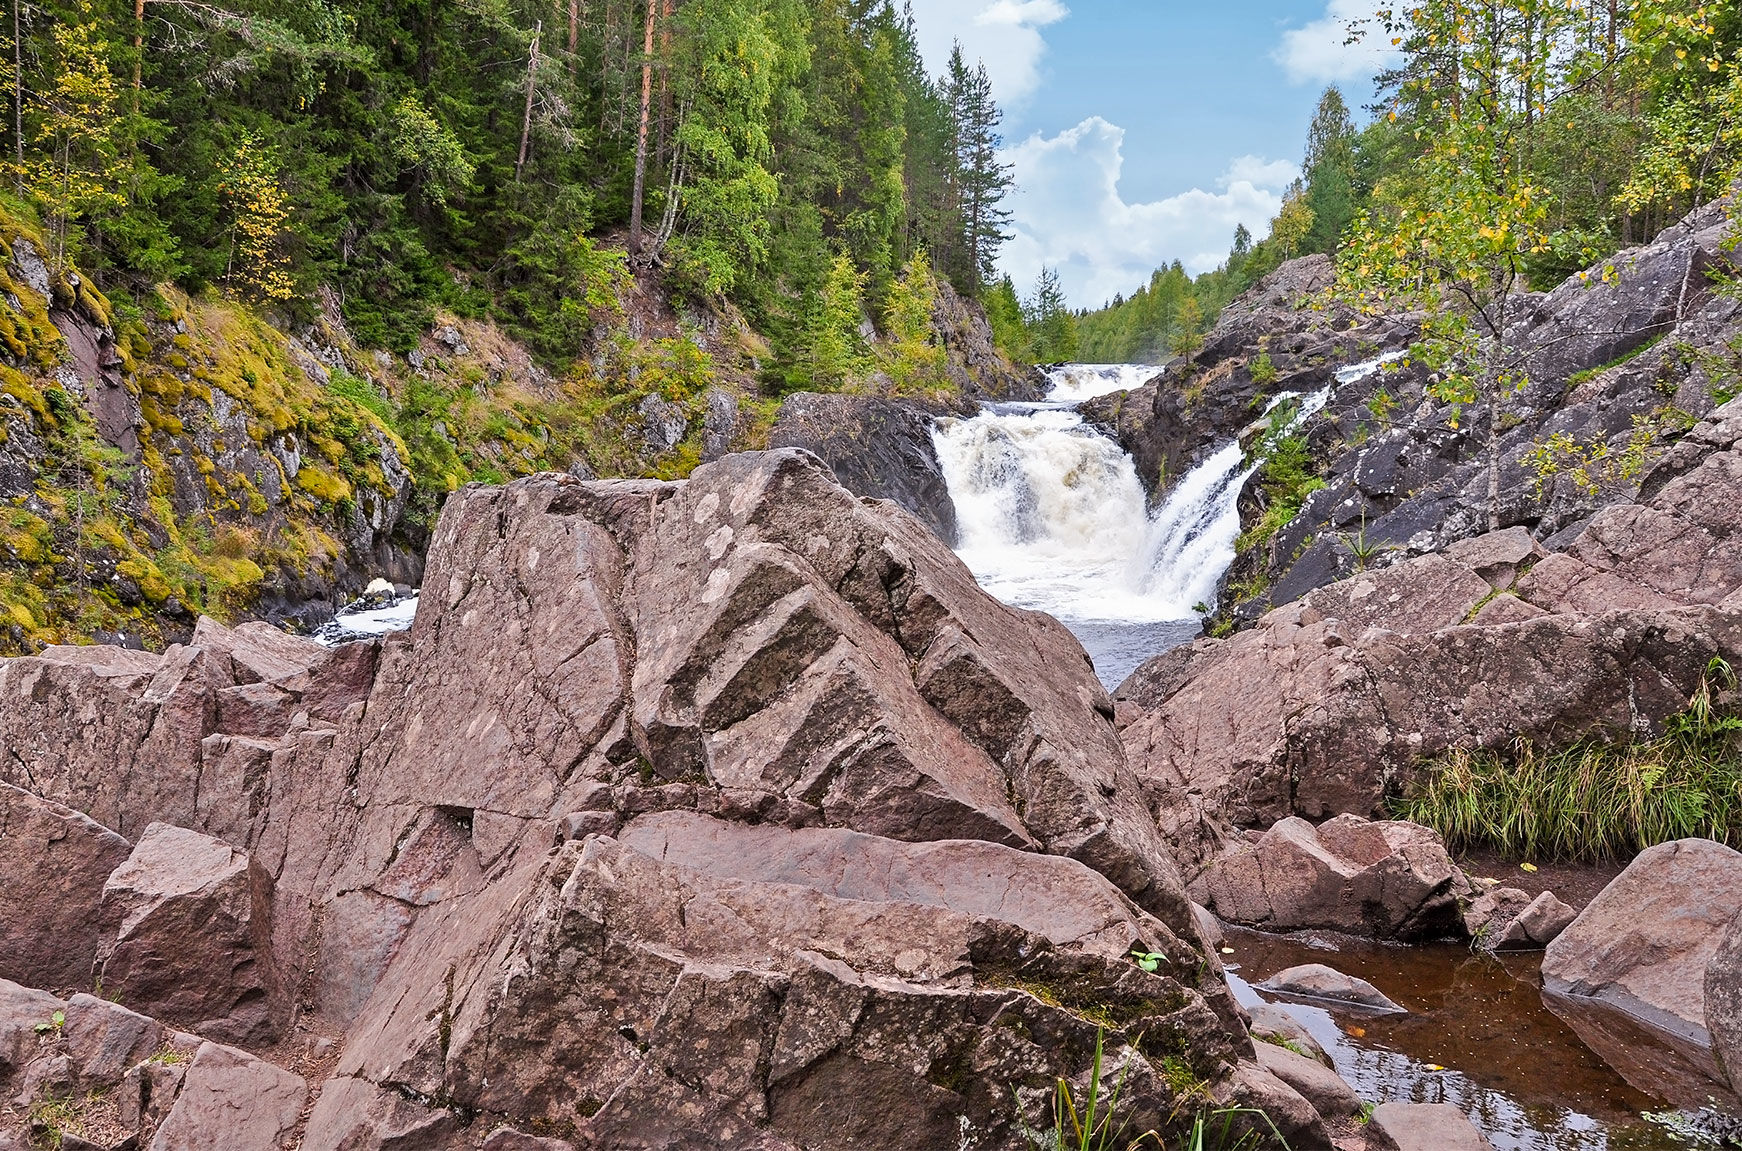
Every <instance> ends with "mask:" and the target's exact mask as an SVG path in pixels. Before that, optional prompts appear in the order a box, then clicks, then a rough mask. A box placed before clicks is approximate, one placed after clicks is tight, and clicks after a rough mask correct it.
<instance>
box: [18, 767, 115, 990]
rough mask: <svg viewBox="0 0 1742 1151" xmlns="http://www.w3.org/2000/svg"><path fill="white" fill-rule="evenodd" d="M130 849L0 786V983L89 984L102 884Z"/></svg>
mask: <svg viewBox="0 0 1742 1151" xmlns="http://www.w3.org/2000/svg"><path fill="white" fill-rule="evenodd" d="M130 850H131V847H130V845H129V844H128V842H127V841H126V840H125V839H122V838H121V837H120V836H119V835H116V834H115V833H114V832H112V831H110V830H109V829H108V828H105V827H102V826H100V825H98V824H97V823H95V822H94V821H92V820H91V819H89V818H87V817H86V816H84V815H81V814H80V813H78V812H76V811H73V810H71V809H70V808H66V807H62V806H61V805H60V804H58V803H50V802H48V801H47V800H43V799H38V798H37V797H36V796H34V795H31V794H30V793H29V792H27V791H22V790H20V789H19V788H16V787H12V786H10V785H9V784H5V783H0V907H4V909H5V911H4V913H3V914H0V979H10V980H14V981H17V982H21V983H25V984H29V985H35V986H43V987H64V988H72V987H87V986H89V985H90V981H91V965H92V963H93V962H95V960H96V957H97V949H98V947H99V945H100V944H101V943H102V942H103V936H104V931H103V927H102V920H101V918H100V916H99V915H98V908H99V906H100V905H101V904H102V900H103V884H104V882H105V881H106V880H107V879H108V876H109V872H111V871H113V870H115V868H116V867H118V866H120V864H121V862H122V861H123V860H125V859H126V858H127V853H128V852H129V851H130Z"/></svg>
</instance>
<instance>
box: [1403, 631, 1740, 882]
mask: <svg viewBox="0 0 1742 1151" xmlns="http://www.w3.org/2000/svg"><path fill="white" fill-rule="evenodd" d="M1734 683H1735V680H1734V677H1733V676H1732V674H1731V672H1730V669H1729V667H1728V665H1727V664H1725V663H1723V662H1722V661H1721V660H1714V661H1713V664H1712V668H1711V669H1710V670H1709V672H1708V674H1707V677H1706V680H1705V681H1704V682H1702V684H1701V686H1700V690H1699V691H1698V692H1696V693H1695V695H1694V698H1693V701H1692V702H1691V703H1690V705H1689V707H1688V710H1687V711H1686V712H1684V713H1682V714H1681V715H1679V716H1677V717H1675V718H1674V719H1673V720H1671V721H1670V723H1669V724H1668V729H1667V731H1666V733H1665V734H1664V735H1663V736H1661V737H1659V738H1657V739H1651V740H1641V741H1635V742H1631V743H1617V744H1606V743H1600V742H1596V741H1585V742H1582V743H1577V744H1574V745H1572V746H1571V747H1567V748H1562V749H1559V750H1548V751H1545V750H1541V749H1539V748H1537V747H1535V746H1534V745H1533V744H1531V743H1529V742H1526V741H1520V742H1518V743H1517V744H1515V745H1514V746H1513V748H1512V749H1511V750H1510V751H1509V752H1507V753H1504V754H1503V753H1498V752H1492V751H1468V750H1462V749H1454V750H1452V751H1449V752H1447V753H1445V754H1444V755H1442V756H1440V757H1439V758H1438V759H1437V760H1436V761H1434V762H1432V763H1430V764H1429V765H1427V767H1426V768H1425V769H1424V771H1423V773H1422V780H1421V783H1420V785H1419V786H1418V787H1417V789H1416V790H1415V791H1414V792H1412V793H1411V794H1410V795H1408V796H1406V797H1405V798H1404V800H1403V801H1402V802H1401V803H1399V804H1397V805H1395V807H1396V814H1397V815H1399V816H1400V817H1402V818H1405V819H1411V820H1414V821H1415V822H1417V823H1422V824H1426V825H1427V826H1429V827H1432V828H1434V829H1435V830H1436V831H1438V832H1439V833H1440V834H1441V835H1443V836H1444V837H1445V839H1446V844H1447V846H1448V847H1450V848H1451V849H1452V850H1454V851H1465V850H1469V849H1472V848H1481V847H1491V848H1495V849H1498V850H1499V851H1501V852H1503V853H1504V854H1506V855H1508V856H1510V857H1514V858H1520V859H1546V860H1565V861H1585V862H1594V861H1598V860H1607V859H1627V858H1631V857H1632V856H1634V855H1636V854H1638V853H1639V852H1640V851H1643V850H1644V849H1646V848H1648V847H1652V846H1654V845H1656V844H1659V843H1667V842H1669V841H1671V840H1676V839H1687V838H1702V839H1712V840H1716V841H1717V842H1719V843H1724V844H1728V845H1730V846H1731V847H1742V747H1739V746H1738V737H1739V735H1742V717H1738V716H1737V715H1735V714H1734V713H1733V711H1731V710H1730V709H1727V708H1722V707H1720V706H1719V705H1718V704H1717V703H1716V702H1715V699H1714V696H1715V694H1716V692H1717V690H1718V689H1719V688H1721V687H1733V686H1734Z"/></svg>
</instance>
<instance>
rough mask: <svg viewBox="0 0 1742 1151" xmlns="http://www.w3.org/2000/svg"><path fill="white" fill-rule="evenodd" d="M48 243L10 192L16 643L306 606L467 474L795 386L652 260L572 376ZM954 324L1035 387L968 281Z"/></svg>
mask: <svg viewBox="0 0 1742 1151" xmlns="http://www.w3.org/2000/svg"><path fill="white" fill-rule="evenodd" d="M47 251H48V248H47V246H46V244H45V242H44V240H43V239H42V236H41V234H40V233H39V232H38V231H36V230H35V229H33V228H32V227H31V226H30V225H29V224H28V223H26V222H24V221H23V220H21V219H19V218H17V217H15V216H13V215H10V214H6V213H0V653H16V652H30V651H34V650H37V649H38V648H40V647H42V646H44V645H45V644H53V643H69V642H82V641H85V640H88V639H91V638H97V639H107V640H112V641H116V642H125V643H128V644H131V645H134V646H143V647H150V648H153V649H159V650H160V649H161V648H162V647H163V646H164V645H165V644H166V643H168V642H171V641H172V640H177V639H183V640H185V639H186V638H187V637H188V635H189V633H190V631H191V629H192V628H193V626H194V622H195V620H196V619H197V618H198V617H199V616H200V615H202V614H205V615H210V616H214V617H218V618H223V619H226V620H230V621H232V622H234V621H239V620H244V619H249V618H264V619H270V620H273V621H275V622H281V623H286V624H288V625H290V626H293V627H297V628H306V627H308V626H309V625H311V624H314V623H318V622H320V621H321V620H324V619H326V618H329V617H330V616H331V615H332V613H333V611H334V609H335V608H336V607H337V606H339V605H340V604H342V603H344V602H345V601H346V600H347V599H349V598H351V597H354V596H355V595H356V594H357V593H358V592H359V591H361V590H362V588H363V587H364V585H365V584H367V583H369V582H371V581H372V580H373V579H377V578H386V579H387V580H389V581H391V582H395V583H399V584H416V583H418V582H420V580H421V576H422V569H423V554H424V550H425V549H426V547H427V544H428V538H429V532H430V529H431V527H432V526H433V524H434V522H435V517H436V514H437V512H438V511H439V509H440V507H441V505H442V502H443V501H444V500H445V499H446V498H447V495H448V493H449V492H450V491H452V490H454V489H456V488H458V487H460V486H462V485H464V484H465V483H467V482H470V481H474V480H477V481H485V482H502V481H504V480H507V479H510V478H513V477H516V476H524V475H529V474H532V473H535V472H538V471H548V470H556V471H573V472H575V473H576V474H581V475H629V476H650V477H657V478H666V479H671V478H677V477H680V476H683V475H686V474H688V472H689V471H690V470H691V469H693V468H694V467H695V466H696V465H697V464H698V463H699V462H701V461H702V460H704V459H714V458H718V457H719V456H721V455H724V454H726V453H727V452H730V451H735V450H741V449H744V448H746V447H760V446H764V445H766V443H767V442H768V429H769V427H770V425H771V423H772V422H773V420H774V417H775V414H776V408H777V407H778V402H777V401H776V400H773V399H765V398H762V397H761V396H760V394H759V388H758V385H757V381H756V378H755V374H756V371H757V357H758V355H759V354H763V353H765V352H766V349H765V348H763V347H762V346H761V344H760V341H759V340H758V339H757V337H756V336H755V334H754V333H753V332H751V331H750V330H749V328H748V325H747V324H746V323H745V321H744V320H743V318H742V317H741V316H738V315H737V314H736V313H735V312H733V311H732V310H731V309H730V308H727V307H724V306H720V307H717V308H714V309H703V308H693V307H678V306H674V305H673V303H672V302H671V299H670V298H669V296H670V293H669V292H668V291H667V290H666V289H665V288H664V287H662V285H661V283H660V281H659V278H658V276H657V274H656V273H653V272H649V273H647V274H646V275H644V276H643V277H641V278H639V279H631V278H629V277H624V278H623V282H622V283H620V284H619V291H618V295H617V297H616V299H615V302H614V304H612V305H611V306H609V307H607V306H605V305H600V308H601V314H600V315H598V316H594V317H592V319H591V321H590V323H591V324H592V328H591V330H592V331H593V339H592V341H591V343H590V345H589V349H588V351H587V353H586V355H585V356H584V357H583V358H582V359H581V360H578V361H577V362H576V363H575V364H574V365H572V366H571V367H570V368H569V369H566V370H564V371H562V372H556V371H553V370H550V369H549V368H548V367H547V366H545V365H542V364H541V363H540V362H539V361H538V360H536V359H535V358H534V357H533V356H531V355H530V354H529V353H528V351H527V350H526V348H525V347H523V346H522V345H520V344H519V343H517V342H516V341H515V340H513V339H512V338H510V337H509V335H507V334H506V333H505V332H504V331H503V330H501V329H500V328H498V327H497V326H495V325H494V324H492V323H490V322H488V321H485V320H480V319H465V318H461V317H458V316H454V315H442V316H440V317H438V319H437V322H436V323H435V325H434V326H433V327H432V328H431V329H430V330H429V331H428V332H427V333H425V335H424V336H423V338H422V339H421V340H420V341H419V342H418V344H417V346H416V347H414V348H411V349H410V350H409V351H407V352H406V353H405V354H404V355H398V354H389V353H388V352H386V351H382V350H379V349H370V348H364V347H361V346H359V345H358V344H357V342H356V341H355V340H353V339H352V338H351V336H350V334H349V332H348V331H347V330H346V328H345V325H344V323H343V321H342V320H341V319H340V309H339V307H338V303H337V301H336V300H334V299H331V298H329V297H326V296H322V297H320V298H318V299H317V300H315V301H313V302H312V304H311V306H309V307H307V308H305V309H303V311H302V312H301V313H299V316H298V318H292V317H290V316H282V315H280V316H274V315H262V314H260V313H258V312H256V311H254V310H252V309H249V308H245V307H242V306H240V305H236V304H233V303H230V302H227V301H224V300H222V299H218V298H216V297H209V298H202V299H192V298H189V297H187V296H185V295H183V294H180V293H178V292H176V291H174V290H173V289H168V288H165V289H162V290H160V291H159V292H157V293H155V294H153V295H151V296H149V297H148V298H147V299H146V300H145V301H144V302H143V303H142V304H141V305H140V306H137V307H136V306H133V305H117V304H115V303H113V302H111V301H110V300H109V299H107V298H105V297H104V296H103V295H102V293H100V292H98V291H96V290H95V288H94V287H93V286H92V285H91V284H90V282H89V281H87V280H86V279H84V278H83V277H81V276H80V275H79V274H78V273H77V272H76V271H74V270H72V269H66V270H64V271H60V272H56V271H53V270H51V267H50V263H49V261H48V260H47V258H46V256H45V253H46V252H47ZM607 313H608V314H607ZM933 323H934V326H935V329H936V336H935V339H936V341H937V345H938V346H939V347H940V348H941V350H942V353H943V357H942V358H943V364H944V368H945V371H946V374H947V376H948V380H949V387H950V388H951V389H955V390H957V391H961V392H964V393H972V394H1005V393H1007V392H1009V391H1010V390H1011V389H1021V388H1023V387H1028V386H1031V383H1030V382H1029V381H1028V379H1027V377H1026V376H1025V375H1024V373H1022V372H1021V371H1019V370H1018V369H1017V368H1015V367H1014V366H1013V365H1012V364H1011V363H1010V362H1009V360H1008V359H1007V358H1006V357H1004V356H1003V355H1002V354H1001V353H999V352H998V351H997V349H996V348H995V347H994V346H993V344H992V340H991V335H990V331H989V329H988V328H987V325H986V321H985V317H984V316H983V314H981V313H980V311H979V310H978V308H977V307H975V306H973V305H971V304H969V303H966V302H964V301H963V300H961V299H960V298H958V297H957V296H955V295H954V294H953V293H952V292H950V291H949V290H948V287H947V285H945V286H943V287H942V288H941V289H940V292H939V295H938V299H937V301H936V307H935V311H934V316H933ZM866 402H873V401H870V399H869V397H866ZM816 446H822V445H821V444H818V445H816ZM841 462H842V463H843V465H844V464H845V461H844V460H842V461H841ZM843 472H844V474H846V475H848V476H849V478H855V477H856V476H857V475H858V473H855V472H853V471H852V470H851V469H850V468H847V467H845V466H843ZM873 494H877V495H882V494H886V493H885V492H883V491H881V490H878V491H875V492H874V493H873ZM897 494H899V493H897ZM934 503H935V501H934ZM946 504H947V501H946ZM913 506H916V507H923V506H926V505H925V504H924V503H923V502H922V501H915V502H914V505H913ZM937 506H943V505H937ZM938 526H940V527H941V526H943V525H941V524H939V525H938Z"/></svg>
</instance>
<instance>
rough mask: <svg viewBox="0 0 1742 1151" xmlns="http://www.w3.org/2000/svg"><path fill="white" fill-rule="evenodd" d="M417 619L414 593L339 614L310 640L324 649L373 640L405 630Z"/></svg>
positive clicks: (322, 626) (319, 629) (318, 629)
mask: <svg viewBox="0 0 1742 1151" xmlns="http://www.w3.org/2000/svg"><path fill="white" fill-rule="evenodd" d="M416 617H417V593H416V592H412V593H411V594H410V595H408V596H402V597H400V598H399V599H396V600H395V601H394V602H392V603H390V604H387V605H385V606H383V607H373V608H364V609H362V610H361V611H341V612H340V613H339V614H338V615H336V616H334V617H333V618H332V619H331V620H330V621H328V622H327V623H325V624H322V625H321V626H320V627H319V628H317V629H316V630H315V632H314V639H315V640H316V641H318V642H320V643H323V644H326V645H327V646H328V647H337V646H338V645H339V644H342V643H353V642H355V641H357V640H360V639H374V638H376V637H377V636H383V635H388V634H390V633H392V632H396V631H405V630H406V629H407V628H409V627H410V626H411V621H412V620H413V619H415V618H416Z"/></svg>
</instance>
